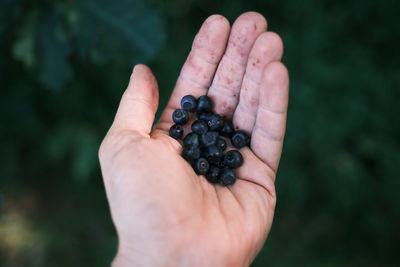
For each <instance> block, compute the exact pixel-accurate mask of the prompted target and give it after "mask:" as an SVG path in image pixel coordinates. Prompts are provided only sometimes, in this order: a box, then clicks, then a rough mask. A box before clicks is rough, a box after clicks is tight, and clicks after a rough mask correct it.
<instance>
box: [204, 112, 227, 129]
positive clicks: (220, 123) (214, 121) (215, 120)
mask: <svg viewBox="0 0 400 267" xmlns="http://www.w3.org/2000/svg"><path fill="white" fill-rule="evenodd" d="M208 127H210V131H219V130H221V129H222V127H224V120H223V119H222V118H221V116H220V115H218V114H213V115H211V116H210V118H209V120H208Z"/></svg>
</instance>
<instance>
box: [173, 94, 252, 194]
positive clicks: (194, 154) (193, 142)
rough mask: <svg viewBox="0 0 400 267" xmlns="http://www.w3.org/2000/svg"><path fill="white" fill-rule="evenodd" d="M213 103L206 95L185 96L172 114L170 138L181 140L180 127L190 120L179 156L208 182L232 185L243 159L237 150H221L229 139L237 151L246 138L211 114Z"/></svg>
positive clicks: (228, 122) (181, 130)
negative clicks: (178, 107)
mask: <svg viewBox="0 0 400 267" xmlns="http://www.w3.org/2000/svg"><path fill="white" fill-rule="evenodd" d="M212 107H213V102H212V100H211V98H209V97H208V96H206V95H203V96H200V97H199V98H198V99H196V98H195V97H194V96H192V95H186V96H184V97H183V98H182V100H181V109H177V110H175V111H174V112H173V114H172V119H173V121H174V123H175V124H174V125H172V126H171V128H170V129H169V135H170V136H171V137H173V138H175V139H178V140H179V139H181V138H182V137H183V134H184V130H183V127H182V126H183V125H185V124H187V123H188V122H189V120H190V119H191V118H192V119H193V122H192V125H191V129H192V131H191V133H189V134H187V135H186V136H185V137H184V138H183V151H182V156H183V157H184V158H185V159H186V160H187V161H188V162H189V163H190V164H191V165H192V167H193V169H194V171H195V172H196V173H197V174H200V175H205V177H206V178H207V180H208V181H209V182H211V183H220V184H223V185H226V186H228V185H233V184H234V183H235V181H236V172H235V170H234V169H236V168H239V167H240V166H241V165H242V164H243V157H242V155H241V154H240V152H239V151H238V150H229V151H227V152H226V153H224V151H225V150H226V148H227V143H226V139H225V138H229V139H230V140H231V143H232V145H233V146H234V147H236V148H241V147H244V146H246V145H247V144H248V142H249V138H248V136H247V135H246V134H245V133H244V132H243V131H240V130H237V131H235V129H234V128H233V125H232V122H230V121H227V120H224V119H223V118H222V117H221V116H220V115H218V114H214V113H212V112H211V109H212Z"/></svg>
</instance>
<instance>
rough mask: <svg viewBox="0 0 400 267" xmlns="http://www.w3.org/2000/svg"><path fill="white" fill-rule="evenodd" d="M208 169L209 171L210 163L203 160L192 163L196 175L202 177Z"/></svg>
mask: <svg viewBox="0 0 400 267" xmlns="http://www.w3.org/2000/svg"><path fill="white" fill-rule="evenodd" d="M209 169H210V163H208V161H207V160H206V159H205V158H199V159H198V160H196V162H195V163H194V171H195V172H196V173H197V174H201V175H204V174H206V173H207V172H208V170H209Z"/></svg>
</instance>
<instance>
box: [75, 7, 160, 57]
mask: <svg viewBox="0 0 400 267" xmlns="http://www.w3.org/2000/svg"><path fill="white" fill-rule="evenodd" d="M79 3H80V7H81V14H80V22H79V26H80V27H82V30H81V35H80V45H81V46H82V48H83V49H84V53H82V54H86V55H87V54H91V56H92V57H93V58H95V59H96V58H97V59H98V60H101V59H102V57H103V59H104V58H107V57H110V56H112V55H113V53H114V52H121V49H124V48H128V49H129V50H130V51H131V52H132V59H133V61H136V62H137V61H147V60H149V59H151V58H153V57H154V56H155V54H156V53H157V51H158V50H159V49H160V48H161V47H162V46H163V44H164V42H165V28H164V24H163V20H162V19H161V15H160V12H159V11H158V10H156V9H153V8H149V7H146V6H145V5H144V1H142V0H121V1H119V2H118V4H115V2H114V1H110V0H99V1H94V0H86V1H80V2H79Z"/></svg>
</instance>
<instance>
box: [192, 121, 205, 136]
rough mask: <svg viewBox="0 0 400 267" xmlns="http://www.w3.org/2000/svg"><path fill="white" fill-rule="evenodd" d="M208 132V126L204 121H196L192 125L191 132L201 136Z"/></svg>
mask: <svg viewBox="0 0 400 267" xmlns="http://www.w3.org/2000/svg"><path fill="white" fill-rule="evenodd" d="M207 131H208V125H207V123H206V122H205V121H204V120H197V121H194V122H193V123H192V132H194V133H197V134H198V135H202V134H204V133H206V132H207Z"/></svg>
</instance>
